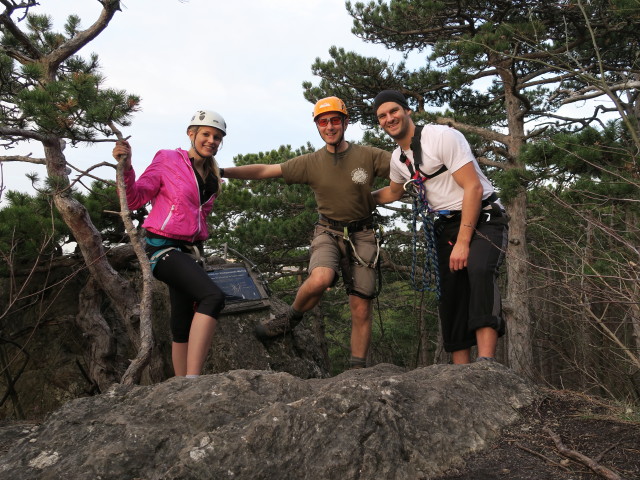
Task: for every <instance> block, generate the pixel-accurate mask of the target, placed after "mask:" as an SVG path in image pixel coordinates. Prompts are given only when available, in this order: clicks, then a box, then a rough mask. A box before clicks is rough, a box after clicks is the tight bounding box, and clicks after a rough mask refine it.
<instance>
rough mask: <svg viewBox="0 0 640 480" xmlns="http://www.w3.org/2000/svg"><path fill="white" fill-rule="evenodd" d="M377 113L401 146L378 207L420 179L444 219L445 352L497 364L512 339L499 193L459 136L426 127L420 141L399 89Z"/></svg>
mask: <svg viewBox="0 0 640 480" xmlns="http://www.w3.org/2000/svg"><path fill="white" fill-rule="evenodd" d="M374 112H375V115H376V117H377V119H378V122H379V123H380V126H381V127H382V128H383V129H384V130H385V132H387V133H388V134H389V136H390V137H392V138H393V139H394V140H395V142H396V143H397V145H398V148H396V149H395V150H394V152H393V154H392V157H391V170H390V174H389V178H390V180H391V182H390V185H389V186H388V187H385V188H382V189H380V190H377V191H376V192H374V193H373V195H374V199H375V200H376V202H377V203H378V204H385V203H390V202H394V201H396V200H399V199H400V198H401V197H402V196H403V195H404V194H405V190H404V185H405V183H406V182H407V181H408V180H410V179H412V178H413V179H414V180H418V184H422V185H423V186H424V189H425V191H424V193H425V195H426V200H427V203H428V207H429V209H430V211H433V212H434V213H435V214H436V222H435V231H436V242H437V252H438V261H439V274H440V288H441V295H440V302H439V305H438V310H439V314H440V323H441V326H442V336H443V341H444V349H445V351H447V352H450V353H451V360H452V362H453V363H455V364H462V363H469V362H470V360H471V347H472V346H474V345H477V347H478V355H477V358H476V361H477V360H489V361H493V360H494V358H495V352H496V345H497V341H498V337H499V336H501V335H503V334H504V321H503V319H502V315H501V303H500V292H499V289H498V284H497V277H498V269H499V267H500V265H501V264H502V261H503V259H504V253H505V249H506V246H507V234H508V226H507V216H506V214H505V213H504V210H503V208H502V206H501V204H500V202H499V200H498V196H497V195H496V194H495V192H494V190H493V187H492V185H491V183H490V182H489V180H488V179H487V178H486V177H485V175H484V174H483V173H482V171H481V170H480V167H479V165H478V162H477V161H476V159H475V157H474V156H473V153H472V152H471V148H470V147H469V144H468V142H467V140H466V139H465V138H464V136H463V135H462V134H461V133H460V132H459V131H457V130H455V129H453V128H450V127H447V126H442V125H425V126H424V127H422V131H421V132H420V133H419V136H418V137H416V139H415V140H414V135H415V133H416V126H415V124H414V123H413V120H412V118H411V110H410V108H409V106H408V104H407V101H406V99H405V97H404V95H402V94H401V93H400V92H397V91H395V90H384V91H382V92H380V93H379V94H378V95H377V96H376V98H375V100H374ZM418 128H420V127H418ZM412 140H413V144H412ZM417 150H420V154H419V157H420V158H418V159H417V160H418V161H417V162H416V161H415V160H414V152H415V151H417Z"/></svg>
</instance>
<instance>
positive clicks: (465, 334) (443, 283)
mask: <svg viewBox="0 0 640 480" xmlns="http://www.w3.org/2000/svg"><path fill="white" fill-rule="evenodd" d="M485 218H486V217H484V216H483V215H481V218H480V221H479V223H478V225H477V226H476V230H475V232H474V234H473V237H472V239H471V243H470V244H469V259H468V261H467V268H465V269H463V270H459V271H456V272H452V271H451V270H450V269H449V256H450V255H451V251H452V250H453V244H454V243H455V242H456V239H457V237H458V231H459V229H460V218H459V217H458V218H457V219H453V220H449V221H442V220H438V221H436V232H438V233H437V243H438V262H439V264H440V268H439V270H440V288H441V297H440V304H439V307H438V310H439V314H440V323H441V325H442V337H443V341H444V349H445V351H447V352H455V351H458V350H464V349H467V348H470V347H471V346H473V345H475V344H476V336H475V331H476V330H477V329H479V328H482V327H491V328H494V329H495V330H497V331H498V334H499V335H504V332H505V324H504V320H503V318H502V312H501V310H502V303H501V299H500V290H499V288H498V282H497V279H498V269H499V268H500V265H501V264H502V263H503V261H504V255H505V252H506V248H507V238H508V226H507V221H506V217H495V216H494V217H492V218H491V220H490V221H486V220H485Z"/></svg>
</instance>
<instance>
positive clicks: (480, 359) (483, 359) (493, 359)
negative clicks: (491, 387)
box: [476, 357, 497, 363]
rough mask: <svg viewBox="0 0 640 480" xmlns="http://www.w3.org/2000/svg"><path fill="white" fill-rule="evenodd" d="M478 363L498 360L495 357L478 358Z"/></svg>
mask: <svg viewBox="0 0 640 480" xmlns="http://www.w3.org/2000/svg"><path fill="white" fill-rule="evenodd" d="M476 362H490V363H491V362H497V360H496V359H495V358H493V357H478V358H476Z"/></svg>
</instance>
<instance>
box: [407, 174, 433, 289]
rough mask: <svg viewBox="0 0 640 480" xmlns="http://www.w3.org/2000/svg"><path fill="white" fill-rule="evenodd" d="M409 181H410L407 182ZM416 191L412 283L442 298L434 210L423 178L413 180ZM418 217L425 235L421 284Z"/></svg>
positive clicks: (413, 222) (413, 220)
mask: <svg viewBox="0 0 640 480" xmlns="http://www.w3.org/2000/svg"><path fill="white" fill-rule="evenodd" d="M407 183H408V182H407ZM411 183H412V184H413V186H414V189H415V192H414V193H413V194H411V195H412V197H413V219H412V223H411V233H412V234H413V249H412V253H413V260H412V263H411V285H412V286H413V289H414V290H415V291H417V292H424V291H429V292H435V294H436V296H437V297H438V300H439V299H440V273H439V268H438V251H437V243H436V234H435V228H434V219H433V214H434V213H435V212H434V211H433V210H431V209H430V208H429V204H428V202H427V195H426V189H425V186H424V182H423V181H422V180H421V179H414V180H413V181H412V182H411ZM418 217H420V218H421V219H422V232H423V237H424V249H425V252H424V263H423V265H422V279H421V282H420V284H419V283H418V282H417V281H416V269H417V265H418Z"/></svg>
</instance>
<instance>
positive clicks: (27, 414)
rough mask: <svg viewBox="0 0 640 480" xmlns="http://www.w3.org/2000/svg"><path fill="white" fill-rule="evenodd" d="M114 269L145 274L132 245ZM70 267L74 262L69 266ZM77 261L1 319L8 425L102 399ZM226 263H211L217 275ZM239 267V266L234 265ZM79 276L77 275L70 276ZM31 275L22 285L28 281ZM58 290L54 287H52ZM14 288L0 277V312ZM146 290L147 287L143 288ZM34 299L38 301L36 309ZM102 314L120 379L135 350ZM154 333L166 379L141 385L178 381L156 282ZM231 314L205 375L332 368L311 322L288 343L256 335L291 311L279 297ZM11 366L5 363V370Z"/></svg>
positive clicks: (48, 275)
mask: <svg viewBox="0 0 640 480" xmlns="http://www.w3.org/2000/svg"><path fill="white" fill-rule="evenodd" d="M110 259H111V262H112V263H113V265H114V267H116V268H118V269H119V270H120V271H121V273H123V275H126V276H129V277H131V278H132V279H133V281H134V283H135V284H138V285H139V284H140V282H141V279H140V274H139V271H138V270H137V267H135V265H134V264H133V262H134V254H133V249H132V248H131V246H129V245H126V246H123V247H119V248H115V249H113V250H111V251H110ZM66 260H69V261H71V260H72V259H66ZM78 262H80V260H79V259H76V263H75V264H71V265H73V269H72V268H71V267H70V266H69V265H68V264H67V263H63V264H62V266H60V267H59V268H52V269H51V270H46V271H43V272H37V273H36V274H34V275H32V276H31V277H29V278H31V281H30V282H27V287H28V288H27V290H25V292H23V296H24V299H23V300H22V303H20V304H19V305H16V306H15V308H14V309H13V310H12V311H11V312H10V314H8V315H7V316H6V317H4V318H3V322H2V324H0V327H1V329H2V335H1V336H2V338H4V339H10V340H11V341H5V343H4V344H3V345H1V346H0V348H1V349H2V352H0V353H2V355H0V371H2V372H3V374H2V375H0V398H1V397H2V396H3V395H4V394H5V392H6V393H8V395H9V398H8V399H5V400H6V401H4V402H0V420H2V419H23V418H28V419H41V418H43V417H45V416H46V415H47V414H49V413H50V412H52V411H54V410H56V409H58V408H60V407H61V406H62V405H64V404H65V403H66V402H68V401H70V400H72V399H75V398H78V397H85V396H90V395H92V394H94V393H97V392H98V387H97V385H95V384H94V382H92V381H91V379H90V378H88V375H87V372H88V371H90V368H89V367H88V364H87V359H88V358H89V357H90V355H89V354H88V352H89V351H90V350H91V345H90V344H89V342H88V340H89V336H88V335H85V334H84V333H83V332H82V331H81V330H80V328H79V327H78V324H77V323H76V321H75V318H76V316H77V314H78V292H80V290H81V289H82V288H83V286H84V284H85V283H86V282H87V276H86V271H83V270H82V269H81V268H80V266H81V263H78ZM221 264H224V261H222V260H220V259H213V260H212V265H210V266H211V267H212V268H213V267H214V266H220V265H221ZM234 265H236V266H239V264H237V263H236V264H234ZM74 269H75V270H78V272H77V274H75V275H71V276H70V273H72V270H74ZM26 278H27V277H26V276H23V277H20V278H18V279H17V280H16V281H17V283H18V284H19V285H20V284H21V282H26ZM54 287H55V288H54ZM12 291H13V287H11V284H10V283H9V280H7V279H2V278H0V311H4V310H5V309H6V308H8V305H9V300H10V299H9V297H8V295H9V293H11V292H12ZM139 291H141V286H140V287H139ZM33 298H39V301H38V302H36V301H34V300H33ZM103 303H104V305H103V310H104V311H103V315H104V318H105V321H106V322H107V324H108V326H109V331H110V334H111V336H112V340H113V342H114V344H115V348H114V355H113V358H111V359H110V361H111V365H109V366H110V368H113V369H114V370H115V371H117V372H119V375H118V376H117V378H120V376H121V375H122V374H123V373H124V371H125V370H126V368H127V367H128V366H129V362H130V359H131V358H134V357H135V355H136V351H135V350H134V348H133V347H132V345H131V342H130V339H129V338H128V336H127V333H126V329H125V328H124V326H123V325H122V322H121V321H119V320H118V318H117V316H116V315H115V313H114V312H113V310H112V309H111V308H110V307H109V302H107V301H106V300H105V301H104V302H103ZM152 305H153V313H152V318H153V330H154V335H155V348H156V349H157V350H156V351H157V356H158V358H157V360H159V361H158V362H157V363H156V364H159V365H160V370H161V372H162V375H160V376H159V378H158V377H156V378H154V379H151V378H149V375H147V374H145V375H143V378H142V381H141V383H142V384H151V383H156V381H162V380H164V379H166V378H168V377H171V376H172V375H173V369H172V367H171V333H170V330H169V315H170V310H171V307H170V302H169V293H168V289H167V287H166V285H165V284H164V283H162V282H160V281H154V283H153V302H152ZM229 307H231V306H228V308H225V310H224V311H223V312H222V315H221V316H220V318H219V319H218V325H217V330H216V335H215V336H214V339H213V343H212V348H211V352H210V355H209V356H208V358H207V361H206V363H205V366H204V372H205V373H207V374H212V373H221V372H225V371H228V370H235V369H251V370H275V371H282V372H287V373H291V374H292V375H296V376H298V377H301V378H314V377H319V378H322V377H327V376H328V375H329V363H328V360H327V354H326V345H325V344H324V343H323V338H322V335H320V334H318V333H317V332H314V330H313V327H314V325H313V322H311V321H310V320H311V319H305V321H304V322H302V323H301V324H300V325H298V327H297V328H296V329H295V330H294V332H293V333H290V334H288V335H286V336H285V337H283V338H282V337H281V338H277V339H274V340H267V341H263V342H261V341H260V340H259V339H258V338H257V337H256V336H255V334H254V328H255V325H256V323H257V322H259V321H261V320H262V319H263V318H265V317H268V316H269V315H272V314H277V313H279V312H281V311H283V309H285V308H287V305H285V304H284V303H283V302H281V301H279V300H278V299H277V298H275V297H273V298H269V299H268V301H265V304H264V306H263V307H262V308H252V309H250V310H242V309H240V308H239V307H238V305H236V308H235V309H233V308H229ZM5 362H7V364H5Z"/></svg>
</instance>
